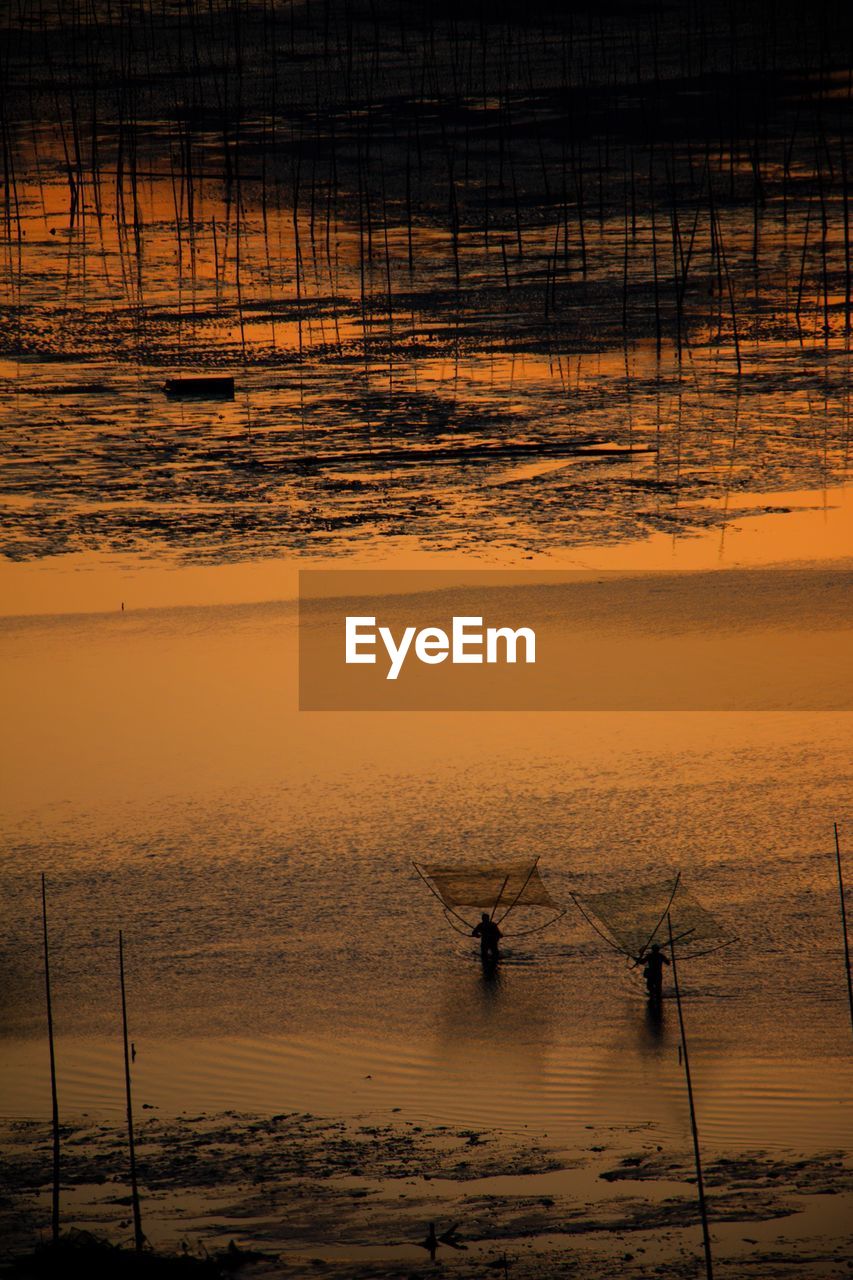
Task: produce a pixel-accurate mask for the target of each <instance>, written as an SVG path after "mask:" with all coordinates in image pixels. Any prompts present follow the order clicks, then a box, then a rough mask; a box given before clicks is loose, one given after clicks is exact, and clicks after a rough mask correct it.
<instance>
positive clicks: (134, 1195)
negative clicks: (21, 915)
mask: <svg viewBox="0 0 853 1280" xmlns="http://www.w3.org/2000/svg"><path fill="white" fill-rule="evenodd" d="M118 967H119V976H120V978H121V1027H122V1034H123V1036H124V1088H125V1095H126V1097H127V1145H128V1149H129V1151H130V1197H131V1200H132V1201H133V1243H134V1248H135V1249H136V1252H137V1253H141V1252H142V1247H143V1245H144V1243H145V1237H144V1235H143V1234H142V1214H141V1212H140V1209H139V1185H138V1183H137V1181H136V1146H135V1144H134V1141H133V1098H132V1095H131V1089H130V1049H129V1047H128V1040H127V997H126V995H125V989H124V939H123V938H122V933H121V929H119V931H118Z"/></svg>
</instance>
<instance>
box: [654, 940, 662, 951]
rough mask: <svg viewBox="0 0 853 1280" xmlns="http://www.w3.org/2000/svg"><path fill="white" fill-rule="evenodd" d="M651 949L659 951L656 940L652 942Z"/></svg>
mask: <svg viewBox="0 0 853 1280" xmlns="http://www.w3.org/2000/svg"><path fill="white" fill-rule="evenodd" d="M652 951H660V947H659V946H658V944H657V943H656V942H653V943H652Z"/></svg>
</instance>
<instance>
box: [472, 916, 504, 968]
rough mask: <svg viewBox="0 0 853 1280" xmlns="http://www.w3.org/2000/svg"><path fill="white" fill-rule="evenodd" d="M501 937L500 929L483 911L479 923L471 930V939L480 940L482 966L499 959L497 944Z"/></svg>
mask: <svg viewBox="0 0 853 1280" xmlns="http://www.w3.org/2000/svg"><path fill="white" fill-rule="evenodd" d="M502 936H503V935H502V934H501V931H500V929H499V928H498V926H497V925H496V924H495V922H494V920H493V919H492V918H491V916H490V915H489V913H488V912H487V911H484V912H483V916H482V919H481V920H480V923H479V924H478V925H475V926H474V928H473V929H472V930H471V937H472V938H479V939H480V958H481V959H482V961H483V963H484V964H485V963H494V961H495V960H497V959H499V956H498V943H499V942H500V940H501V938H502Z"/></svg>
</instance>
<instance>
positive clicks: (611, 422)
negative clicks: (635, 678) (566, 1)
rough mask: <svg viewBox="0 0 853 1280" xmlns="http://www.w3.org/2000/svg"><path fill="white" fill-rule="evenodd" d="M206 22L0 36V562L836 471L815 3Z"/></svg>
mask: <svg viewBox="0 0 853 1280" xmlns="http://www.w3.org/2000/svg"><path fill="white" fill-rule="evenodd" d="M830 8H832V6H830ZM143 9H144V6H143ZM233 10H234V11H233V12H230V11H229V13H230V16H228V15H227V14H226V13H225V10H220V9H219V8H218V7H217V6H210V7H208V9H207V10H206V11H204V12H202V10H201V9H200V8H198V7H195V6H190V7H189V8H188V10H187V12H183V11H182V10H181V9H176V10H175V11H174V12H172V11H170V10H168V9H166V10H157V12H156V13H155V12H154V11H153V10H152V11H151V12H150V13H148V19H147V21H142V20H141V15H142V10H140V14H139V15H135V13H134V11H129V12H128V13H127V14H123V15H122V16H116V15H113V16H112V18H108V17H106V16H105V15H103V14H99V16H100V18H101V21H100V22H99V23H98V24H97V25H95V24H94V23H93V22H91V21H90V22H87V21H86V20H85V19H84V18H83V17H82V16H81V15H78V19H77V20H76V21H74V22H72V23H71V24H70V25H69V26H66V27H62V26H61V25H59V24H58V23H57V22H55V21H54V20H53V19H51V18H49V17H46V16H44V15H42V18H41V20H40V21H36V20H35V18H34V17H32V16H30V18H29V20H27V18H26V15H22V16H21V17H20V20H19V22H18V23H17V24H16V23H15V21H14V20H11V19H10V23H11V25H10V31H9V69H10V76H9V80H10V89H9V93H8V95H7V97H6V98H4V104H3V112H4V124H5V133H4V138H5V142H4V146H5V147H6V154H7V156H8V162H7V168H8V171H9V173H10V175H11V177H10V182H11V184H12V185H10V186H9V187H8V191H7V211H6V229H7V232H8V236H7V240H8V243H7V249H6V253H5V256H4V257H3V261H2V273H3V284H4V286H5V291H4V296H3V299H2V303H0V356H2V366H0V376H1V377H2V383H0V389H2V410H0V412H2V426H0V433H2V434H0V445H2V462H0V496H2V498H3V501H4V505H5V519H4V523H3V534H2V539H3V540H2V550H3V552H4V554H5V555H6V556H8V557H11V558H14V559H16V560H21V559H24V560H28V559H32V558H42V557H49V556H55V555H57V554H60V553H68V552H74V551H76V552H92V551H102V552H103V551H107V552H119V553H129V552H143V553H144V554H146V555H149V556H150V555H152V554H155V555H158V556H160V557H163V558H166V559H168V560H170V561H181V562H184V563H186V562H193V561H196V562H197V561H199V560H204V561H206V562H214V563H218V562H225V561H229V560H230V561H233V560H242V559H246V558H259V557H273V556H276V555H281V554H282V553H288V552H298V553H304V552H306V551H319V552H321V553H323V554H326V553H331V554H340V553H342V552H347V551H348V552H350V553H355V554H364V553H368V554H375V551H376V548H377V545H379V546H381V545H382V544H383V543H385V542H393V540H394V539H397V538H401V537H406V538H408V539H410V540H412V542H413V543H414V544H415V545H416V546H419V547H422V548H424V549H426V550H429V551H433V552H435V551H453V550H461V549H463V548H464V550H465V552H466V554H477V553H478V552H482V551H483V550H485V549H486V548H488V549H489V550H490V551H491V552H492V553H494V552H497V551H500V552H502V553H503V554H505V555H507V556H524V555H534V554H537V553H542V552H543V551H547V550H548V549H549V548H550V547H553V546H555V545H556V546H590V545H594V544H601V543H609V544H618V543H620V542H621V541H623V540H624V539H625V538H626V537H636V536H638V535H648V534H652V533H655V532H660V531H667V532H671V533H674V534H683V533H685V532H690V531H695V530H697V529H698V530H701V529H703V528H706V527H707V526H708V525H709V524H711V523H720V522H722V523H725V522H726V521H727V520H728V519H729V518H730V515H729V513H728V511H727V509H726V508H725V507H723V508H721V507H720V505H719V504H720V500H721V499H723V498H726V497H729V496H736V495H738V494H741V493H748V494H750V495H753V504H754V505H753V509H754V510H755V511H760V510H761V509H762V508H763V507H765V506H768V505H769V506H770V507H771V508H772V509H774V510H778V509H779V508H780V507H782V508H784V506H785V503H784V498H782V499H780V498H779V495H780V494H784V491H785V490H797V489H806V488H811V489H819V488H824V487H827V486H832V485H834V484H837V483H838V482H840V481H843V480H844V478H845V477H846V475H847V467H848V448H849V437H850V399H849V377H848V375H849V355H850V351H849V335H850V317H851V293H850V278H851V277H850V218H849V207H848V203H849V202H848V198H847V195H846V194H845V192H846V185H845V181H846V180H845V175H846V173H847V172H848V171H849V169H850V160H849V157H848V156H847V153H846V151H845V143H844V141H843V139H844V135H845V132H846V133H847V134H848V136H849V118H848V117H849V110H850V99H849V93H848V91H847V88H845V86H846V85H847V83H848V81H847V80H846V79H845V76H847V75H848V73H847V70H846V65H845V64H844V63H843V62H841V61H839V59H840V57H841V51H842V50H843V49H844V48H845V44H844V38H843V32H844V31H845V30H847V29H848V28H849V21H850V15H849V9H848V8H847V7H846V6H837V12H835V11H834V12H833V14H832V18H831V22H830V25H829V26H828V27H827V28H826V29H832V31H833V42H832V47H831V50H827V49H826V48H824V46H823V45H822V44H821V39H822V37H821V31H822V30H823V28H821V27H820V24H817V23H812V22H811V21H809V20H808V15H807V14H806V13H805V12H802V13H800V12H799V11H797V12H796V13H795V12H793V11H792V12H788V10H787V8H786V7H785V6H782V8H781V9H780V10H779V11H778V12H776V11H775V10H774V14H772V15H768V14H762V17H761V20H760V21H758V20H757V19H756V17H755V15H754V14H752V12H751V10H750V9H749V7H747V9H746V10H745V11H744V13H743V14H737V13H733V14H732V15H730V19H726V20H725V21H723V20H722V18H721V16H720V15H718V16H717V17H715V18H705V17H703V16H701V15H699V14H698V13H697V12H694V11H693V10H691V9H690V8H689V7H684V8H682V7H681V6H677V5H676V6H673V7H671V8H669V9H661V11H660V12H659V13H656V14H655V15H654V17H652V13H651V10H650V11H648V12H647V11H646V10H644V11H643V13H642V14H638V15H635V16H634V17H633V18H632V17H630V16H626V15H625V14H622V15H621V16H620V14H618V13H617V12H616V11H615V10H614V12H613V13H612V14H601V15H596V16H595V17H593V15H592V14H589V15H586V14H585V13H584V14H581V13H579V14H573V15H566V14H562V15H561V13H560V12H559V11H557V10H555V11H554V12H551V10H550V9H549V8H548V7H547V6H546V7H545V8H544V9H543V11H542V14H541V15H540V18H541V21H535V22H534V21H530V22H528V21H526V20H524V19H523V18H522V19H519V20H518V23H517V25H516V26H515V27H513V26H511V25H510V26H506V25H505V24H504V19H503V18H501V16H500V15H497V14H496V15H494V16H493V19H492V21H486V22H481V21H479V19H476V18H475V16H474V15H473V14H472V15H471V16H470V18H468V17H466V15H465V14H461V15H459V16H458V19H457V20H454V21H449V20H448V19H447V18H446V17H445V16H444V15H443V14H441V13H436V12H434V10H433V8H432V7H430V6H426V7H425V8H424V9H421V8H420V7H419V6H417V5H415V6H410V8H409V9H408V10H404V9H402V8H400V7H398V6H394V7H389V12H388V14H387V15H385V17H384V18H383V20H382V23H381V24H380V26H377V25H376V22H377V15H376V12H375V6H374V7H372V8H371V9H370V10H368V9H366V8H365V10H364V11H362V10H361V8H360V7H359V6H358V5H355V6H353V5H341V6H337V5H334V4H331V5H324V6H320V7H315V6H311V5H306V6H305V7H304V9H297V10H295V11H294V13H293V14H291V15H289V20H288V22H286V23H285V22H282V21H281V19H280V16H279V19H278V20H277V19H276V18H275V17H274V15H273V14H272V13H271V12H270V11H268V9H267V7H266V6H260V7H257V8H256V7H254V6H252V5H246V6H242V5H241V6H236V7H233ZM229 22H230V23H237V28H236V30H237V32H238V34H239V39H235V32H234V30H232V27H231V26H229V25H228V23H229ZM769 50H771V51H772V52H769ZM83 68H85V71H84V70H83ZM629 68H630V70H629ZM223 95H224V96H223ZM84 101H85V103H86V109H85V111H84V110H83V102H84ZM71 157H73V158H71ZM215 372H218V373H227V374H230V375H233V376H234V378H235V381H236V388H237V391H236V396H235V399H234V400H233V401H232V402H227V403H218V402H215V401H213V402H211V401H204V400H201V401H195V402H193V401H190V400H177V401H176V400H169V399H167V398H166V397H165V395H164V394H163V386H164V384H165V381H166V379H167V378H170V377H175V376H180V375H182V374H183V375H198V374H206V373H215ZM771 492H772V493H773V494H774V495H776V496H775V498H774V500H773V501H772V502H770V503H762V501H761V496H760V495H761V494H762V493H771ZM709 504H710V505H709ZM712 507H713V510H712ZM721 510H722V514H720V512H721Z"/></svg>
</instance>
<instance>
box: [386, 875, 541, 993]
mask: <svg viewBox="0 0 853 1280" xmlns="http://www.w3.org/2000/svg"><path fill="white" fill-rule="evenodd" d="M538 862H539V859H538V858H534V860H533V861H532V862H505V863H498V864H492V863H490V864H489V865H487V866H482V865H481V866H445V865H436V864H429V865H425V866H421V865H420V864H419V863H417V862H415V863H413V864H412V865H413V866H414V868H415V870H416V871H417V873H418V875H419V876H420V878H421V879H422V880H423V882H424V884H425V885H426V886H427V888H428V889H429V891H430V892H431V893H432V894H433V896H434V897H435V898H437V899H438V901H439V902H440V903H441V905H442V907H443V909H444V918H445V919H446V921H447V923H448V924H449V925H450V927H451V928H452V929H455V930H456V932H457V933H461V934H462V936H463V937H465V938H479V939H480V958H481V960H482V961H483V964H484V966H488V967H490V968H491V967H492V966H494V965H495V964H496V963H497V961H498V960H499V959H500V953H499V951H498V943H499V942H500V940H501V938H503V937H520V936H521V935H522V934H530V933H538V932H539V931H540V930H541V929H545V928H547V927H548V925H551V924H553V923H554V922H555V921H556V920H559V919H560V917H561V916H563V915H565V911H564V910H563V909H561V908H560V907H558V906H557V905H556V904H555V903H554V901H553V899H552V898H551V895H550V894H549V893H548V890H547V889H546V887H545V885H544V883H543V881H542V877H541V876H540V875H539V869H538ZM465 907H477V908H479V910H480V912H481V915H480V922H479V924H472V922H471V921H470V920H469V919H466V917H465V915H464V914H463V911H464V908H465ZM460 908H462V909H463V911H460ZM510 914H511V915H512V922H511V924H510V926H509V928H508V929H502V928H501V925H502V924H503V923H504V921H505V920H506V919H507V917H508V916H509V915H510Z"/></svg>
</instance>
